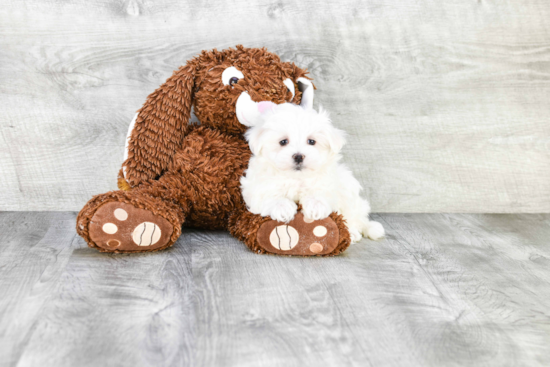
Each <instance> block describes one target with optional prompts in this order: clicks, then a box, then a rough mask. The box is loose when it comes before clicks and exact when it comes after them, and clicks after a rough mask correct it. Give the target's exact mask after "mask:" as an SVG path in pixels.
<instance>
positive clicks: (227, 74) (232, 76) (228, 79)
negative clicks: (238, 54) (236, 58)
mask: <svg viewBox="0 0 550 367" xmlns="http://www.w3.org/2000/svg"><path fill="white" fill-rule="evenodd" d="M242 78H244V75H243V73H241V72H240V71H239V69H237V68H236V67H234V66H230V67H228V68H227V69H225V70H224V71H223V73H222V83H223V85H230V86H234V85H235V84H237V83H238V81H239V79H242Z"/></svg>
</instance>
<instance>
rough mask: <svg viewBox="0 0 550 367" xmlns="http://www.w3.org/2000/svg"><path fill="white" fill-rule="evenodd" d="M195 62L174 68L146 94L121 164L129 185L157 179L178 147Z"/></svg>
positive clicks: (186, 117) (189, 103) (187, 111)
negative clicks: (158, 84)
mask: <svg viewBox="0 0 550 367" xmlns="http://www.w3.org/2000/svg"><path fill="white" fill-rule="evenodd" d="M197 64H198V62H197V60H196V59H193V60H191V61H189V62H188V63H187V64H186V65H184V66H182V67H180V68H179V70H177V71H175V72H174V74H173V75H172V76H171V77H170V78H168V80H166V82H165V83H164V84H162V85H161V86H160V87H159V88H158V89H157V90H156V91H154V92H153V93H151V94H150V95H149V96H148V97H147V101H146V102H145V104H144V105H143V107H142V108H141V109H140V110H139V111H138V113H137V115H136V117H135V118H134V120H133V121H132V124H131V125H130V130H129V131H128V137H127V142H126V151H125V155H124V158H125V160H124V163H123V167H122V169H123V175H124V179H125V180H126V181H127V183H128V184H129V185H130V186H131V187H135V186H137V185H139V184H140V183H142V182H147V181H150V180H154V179H156V178H157V177H158V176H159V175H161V174H162V172H163V171H164V170H166V168H167V167H168V164H169V163H170V160H171V158H172V156H173V155H174V153H175V152H176V151H177V150H178V148H180V147H181V144H182V140H183V137H184V136H185V134H186V132H187V130H188V124H189V117H190V114H191V106H192V104H193V89H194V78H195V73H196V71H197ZM120 186H121V184H120V182H119V187H120ZM123 186H124V185H123Z"/></svg>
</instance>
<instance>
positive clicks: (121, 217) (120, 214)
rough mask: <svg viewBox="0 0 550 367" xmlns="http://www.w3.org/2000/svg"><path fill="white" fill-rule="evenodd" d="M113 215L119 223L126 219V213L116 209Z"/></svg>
mask: <svg viewBox="0 0 550 367" xmlns="http://www.w3.org/2000/svg"><path fill="white" fill-rule="evenodd" d="M114 214H115V218H116V219H118V220H120V221H125V220H126V219H128V213H127V212H126V210H124V209H120V208H118V209H116V210H115V213H114Z"/></svg>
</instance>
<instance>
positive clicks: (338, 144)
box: [319, 106, 346, 154]
mask: <svg viewBox="0 0 550 367" xmlns="http://www.w3.org/2000/svg"><path fill="white" fill-rule="evenodd" d="M319 115H320V116H321V119H322V120H323V123H324V124H326V125H325V126H326V128H324V129H323V130H322V134H323V136H324V138H325V139H326V140H327V142H328V145H329V148H330V150H331V152H332V153H334V154H338V153H340V151H341V150H342V148H343V147H344V145H345V144H346V133H345V132H344V131H343V130H340V129H337V128H335V127H334V125H332V122H331V121H330V117H329V114H328V112H327V111H326V110H325V109H323V107H322V106H319Z"/></svg>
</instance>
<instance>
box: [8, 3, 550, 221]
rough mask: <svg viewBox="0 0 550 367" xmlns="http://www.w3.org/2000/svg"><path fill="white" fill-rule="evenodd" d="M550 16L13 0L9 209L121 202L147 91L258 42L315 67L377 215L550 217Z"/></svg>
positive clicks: (449, 7)
mask: <svg viewBox="0 0 550 367" xmlns="http://www.w3.org/2000/svg"><path fill="white" fill-rule="evenodd" d="M305 18H307V21H305ZM243 19H244V20H246V21H237V20H243ZM547 19H550V7H548V6H547V1H546V0H529V1H523V2H521V3H518V2H513V1H498V2H493V1H477V2H475V1H471V2H460V3H457V2H455V1H437V2H436V1H433V0H420V1H415V2H406V1H405V2H404V1H399V0H391V1H378V0H369V1H363V2H356V1H344V2H341V1H339V2H336V1H334V0H331V1H324V2H322V3H320V2H318V1H313V0H304V1H299V2H284V3H283V2H278V3H269V4H267V3H263V2H250V1H245V0H236V1H233V2H231V3H224V2H220V3H216V4H213V3H212V4H209V6H208V7H205V6H203V4H202V3H200V2H194V1H189V0H187V1H171V0H160V1H150V0H139V1H138V0H128V1H124V2H112V1H103V0H101V1H94V2H89V1H83V0H71V1H64V2H52V1H49V2H43V1H38V0H31V1H25V2H21V1H16V0H7V1H4V2H3V6H2V9H0V49H1V50H2V52H0V105H2V112H3V113H2V115H1V116H0V137H1V138H0V167H2V175H0V186H2V187H3V190H2V191H1V192H0V210H79V209H80V208H81V207H82V205H83V204H84V203H85V202H86V201H87V200H88V199H89V198H90V197H91V196H92V195H94V194H97V193H101V192H105V191H108V190H111V189H114V188H115V187H116V186H115V179H116V174H117V172H118V169H119V168H120V164H121V162H122V154H123V152H122V150H123V146H124V138H125V133H126V130H127V127H128V125H129V122H130V120H131V119H132V117H133V115H134V112H135V111H136V110H137V109H138V108H139V107H140V106H141V104H142V103H143V102H144V99H145V97H146V95H147V94H149V93H150V92H152V91H153V90H154V89H155V88H156V87H157V86H158V85H159V84H160V83H162V82H163V81H164V80H165V79H166V78H167V77H168V76H169V75H170V74H171V73H172V70H174V69H176V68H177V67H178V66H179V65H181V64H182V63H184V62H185V60H187V59H188V58H190V57H191V56H193V55H195V54H197V53H198V52H199V51H200V50H202V49H211V48H214V47H217V48H220V49H221V48H225V47H229V46H234V45H236V44H238V43H243V44H245V45H247V46H250V47H260V46H266V47H268V48H269V49H270V50H272V51H274V52H276V53H278V54H279V55H281V57H282V58H283V59H284V60H292V61H295V62H296V63H297V64H298V65H300V66H303V67H307V68H309V69H310V71H311V74H312V76H313V77H314V78H315V83H316V85H317V87H318V91H317V93H316V101H317V102H318V104H319V105H323V106H324V107H326V108H327V109H328V110H329V111H331V112H332V116H333V117H334V121H335V123H336V124H337V125H338V126H339V127H341V128H344V129H345V130H347V131H348V132H349V144H348V146H347V147H346V149H345V161H346V162H347V163H348V164H349V165H350V166H351V167H352V168H353V170H354V171H355V172H356V174H357V176H358V178H359V179H360V180H361V182H362V183H363V185H364V186H365V187H366V188H367V192H368V193H369V196H370V199H371V202H372V207H373V210H375V211H378V212H548V211H550V185H548V182H550V171H549V170H548V169H547V168H548V166H549V164H550V153H549V150H548V146H549V136H550V124H548V123H547V122H548V119H549V118H550V110H549V109H548V108H547V101H548V100H549V99H550V64H549V63H548V59H549V55H550V41H549V40H550V28H548V27H547V26H546V21H547ZM251 29H252V30H254V31H253V32H251V31H250V30H251Z"/></svg>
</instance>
